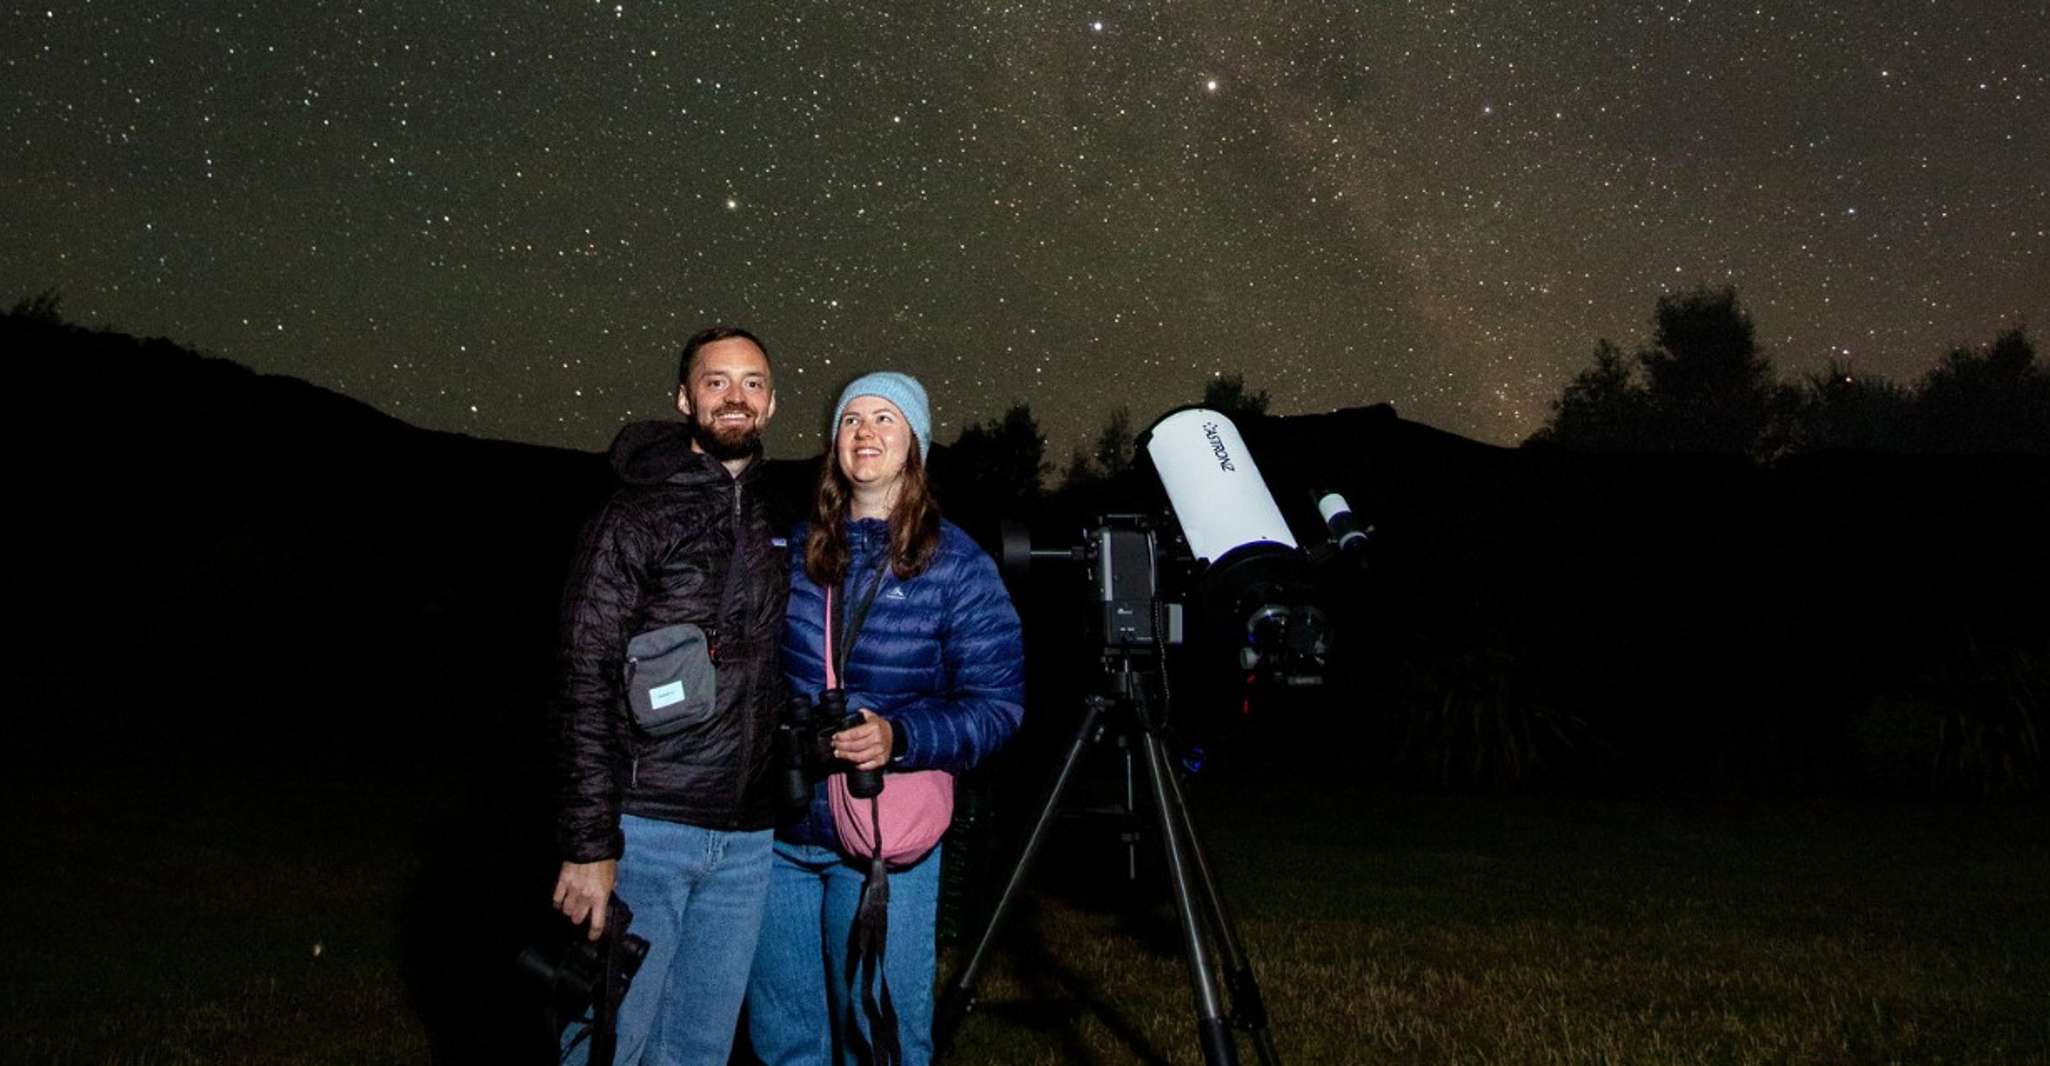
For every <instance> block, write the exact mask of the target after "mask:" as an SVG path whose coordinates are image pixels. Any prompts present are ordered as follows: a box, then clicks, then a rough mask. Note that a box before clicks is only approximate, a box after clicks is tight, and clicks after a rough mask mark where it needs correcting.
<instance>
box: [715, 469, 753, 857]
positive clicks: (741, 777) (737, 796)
mask: <svg viewBox="0 0 2050 1066" xmlns="http://www.w3.org/2000/svg"><path fill="white" fill-rule="evenodd" d="M744 535H746V534H745V529H744V528H743V526H742V523H741V499H740V479H739V478H735V479H734V480H733V554H732V555H730V556H729V558H731V559H732V560H733V561H734V565H736V566H738V565H742V563H741V558H740V543H741V540H740V538H741V537H742V536H744ZM744 576H745V574H735V575H732V576H731V577H730V578H729V580H736V581H737V580H740V579H741V578H742V577H744ZM743 598H744V597H743ZM734 608H735V609H736V610H741V609H742V605H741V604H739V603H736V604H734ZM719 621H720V624H721V625H724V624H725V622H726V620H725V619H723V618H722V619H720V620H719ZM736 628H738V629H739V630H740V631H741V632H743V633H745V632H746V631H747V627H746V626H744V625H743V626H738V627H736ZM742 639H745V638H742ZM754 680H755V683H756V684H759V683H760V682H761V679H760V678H755V679H754ZM754 688H755V686H754V685H749V686H748V693H747V695H748V701H749V702H750V703H752V702H754V701H755V700H756V699H758V698H759V694H758V693H756V692H755V691H754ZM749 710H750V708H745V707H743V708H742V712H743V713H746V712H748V711H749ZM749 718H752V715H749ZM753 724H754V723H753V722H752V721H750V720H748V719H743V721H742V725H741V730H740V766H739V770H740V772H739V773H737V774H735V775H733V777H734V790H733V821H732V824H733V825H734V826H738V825H739V824H740V822H741V818H740V816H741V814H742V807H743V805H744V804H746V802H747V775H748V765H749V763H751V762H752V761H753V760H754V743H753V739H754V731H753V728H752V727H753Z"/></svg>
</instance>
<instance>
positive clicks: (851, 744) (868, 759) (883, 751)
mask: <svg viewBox="0 0 2050 1066" xmlns="http://www.w3.org/2000/svg"><path fill="white" fill-rule="evenodd" d="M895 739H896V738H895V737H893V736H892V735H891V734H890V720H889V719H887V718H883V717H880V716H879V715H877V714H876V713H875V712H874V711H871V710H869V709H868V708H866V707H863V708H861V724H860V725H858V726H855V727H854V728H852V729H843V730H841V731H839V732H838V733H835V734H833V757H834V758H836V759H839V760H841V761H843V762H851V763H853V764H854V768H855V769H857V770H880V769H882V766H883V764H884V763H886V762H889V761H890V744H891V742H892V741H894V740H895Z"/></svg>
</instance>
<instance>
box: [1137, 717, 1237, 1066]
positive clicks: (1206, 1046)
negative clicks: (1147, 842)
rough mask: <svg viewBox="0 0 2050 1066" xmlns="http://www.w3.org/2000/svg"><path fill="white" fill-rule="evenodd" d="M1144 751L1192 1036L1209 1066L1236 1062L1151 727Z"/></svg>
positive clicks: (1162, 757)
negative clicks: (1183, 964) (1192, 1015)
mask: <svg viewBox="0 0 2050 1066" xmlns="http://www.w3.org/2000/svg"><path fill="white" fill-rule="evenodd" d="M1140 744H1141V745H1142V746H1143V747H1144V748H1145V752H1146V774H1147V777H1148V778H1149V779H1150V780H1149V784H1150V785H1151V786H1152V789H1153V808H1154V810H1155V811H1156V812H1157V813H1158V814H1159V815H1160V843H1161V848H1162V850H1163V851H1164V852H1165V853H1166V858H1167V872H1168V877H1169V880H1170V881H1171V883H1172V884H1173V886H1174V902H1175V911H1176V913H1177V915H1178V916H1179V917H1180V919H1181V927H1182V956H1183V957H1184V958H1185V959H1186V960H1187V961H1188V964H1189V984H1190V986H1191V988H1192V990H1193V991H1194V992H1195V996H1196V1040H1197V1043H1199V1044H1201V1045H1202V1048H1203V1059H1204V1061H1205V1062H1208V1063H1209V1064H1210V1066H1238V1048H1237V1047H1236V1046H1235V1045H1234V1044H1233V1042H1232V1036H1231V1028H1230V1026H1229V1025H1228V1024H1227V1023H1226V1021H1225V1019H1224V1016H1223V1012H1222V1010H1221V1009H1220V1007H1219V1002H1218V995H1217V980H1216V977H1215V976H1214V975H1213V974H1212V973H1211V969H1210V955H1209V948H1208V946H1207V945H1206V944H1205V943H1204V937H1203V925H1202V921H1203V920H1202V918H1200V917H1198V915H1197V913H1196V901H1195V889H1194V886H1193V885H1192V884H1191V874H1190V871H1189V866H1188V862H1187V861H1186V856H1185V854H1184V851H1183V848H1182V834H1181V832H1180V830H1179V829H1178V828H1177V821H1184V822H1185V821H1186V819H1179V820H1178V819H1177V818H1176V817H1175V814H1174V809H1173V806H1172V802H1173V801H1172V796H1171V794H1170V793H1169V792H1168V788H1169V786H1170V783H1171V782H1172V780H1173V777H1174V770H1173V768H1172V767H1170V766H1169V765H1168V762H1167V747H1166V745H1164V744H1162V743H1161V741H1160V738H1159V737H1158V736H1156V735H1155V734H1154V733H1153V731H1152V730H1151V729H1144V730H1141V732H1140Z"/></svg>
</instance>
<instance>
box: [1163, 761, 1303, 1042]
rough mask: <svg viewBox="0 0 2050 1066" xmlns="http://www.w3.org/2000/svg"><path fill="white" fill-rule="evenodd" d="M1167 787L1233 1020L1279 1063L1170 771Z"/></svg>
mask: <svg viewBox="0 0 2050 1066" xmlns="http://www.w3.org/2000/svg"><path fill="white" fill-rule="evenodd" d="M1167 790H1168V798H1169V799H1170V800H1171V801H1172V802H1173V804H1174V813H1175V818H1176V820H1177V821H1178V822H1179V823H1180V825H1181V827H1182V833H1183V834H1184V835H1185V837H1186V838H1187V840H1188V842H1189V857H1190V858H1191V859H1192V860H1193V861H1194V866H1195V871H1196V881H1197V885H1198V887H1200V888H1201V889H1202V891H1203V900H1204V903H1205V905H1206V906H1207V907H1208V909H1209V912H1210V929H1211V932H1212V933H1214V934H1215V935H1216V936H1217V947H1218V954H1220V955H1221V956H1223V961H1224V968H1225V978H1224V980H1225V987H1226V988H1228V989H1230V990H1231V1008H1232V1021H1233V1023H1234V1024H1235V1025H1237V1026H1238V1027H1239V1028H1241V1029H1245V1030H1248V1031H1250V1032H1251V1033H1252V1034H1253V1047H1254V1050H1255V1051H1257V1052H1258V1053H1259V1056H1260V1061H1261V1062H1262V1063H1263V1064H1265V1066H1280V1063H1281V1056H1280V1055H1279V1053H1277V1052H1276V1051H1275V1049H1274V1033H1273V1031H1272V1030H1271V1029H1270V1028H1269V1027H1268V1024H1267V1004H1266V1003H1265V1001H1263V1000H1262V999H1261V996H1260V983H1259V981H1257V980H1255V979H1254V977H1253V963H1252V960H1251V959H1249V958H1248V957H1247V956H1246V953H1245V950H1244V948H1243V947H1242V946H1241V945H1240V943H1239V938H1238V932H1237V929H1236V928H1235V927H1234V925H1233V923H1232V920H1231V911H1230V909H1229V908H1227V907H1226V906H1225V905H1224V895H1223V894H1222V893H1220V892H1218V891H1217V879H1216V878H1215V877H1214V876H1213V875H1212V874H1211V872H1210V861H1209V859H1207V858H1206V857H1205V856H1204V854H1203V842H1202V840H1201V839H1199V838H1198V837H1197V835H1196V823H1195V820H1194V819H1192V818H1191V817H1189V805H1188V801H1187V799H1186V798H1185V797H1184V796H1183V795H1182V783H1181V780H1180V779H1179V778H1177V777H1175V776H1174V775H1172V774H1169V775H1168V778H1167Z"/></svg>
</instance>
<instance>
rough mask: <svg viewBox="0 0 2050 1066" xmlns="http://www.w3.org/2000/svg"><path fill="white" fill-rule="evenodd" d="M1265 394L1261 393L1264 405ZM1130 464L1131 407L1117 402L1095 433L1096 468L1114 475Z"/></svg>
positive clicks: (1108, 475) (1106, 474) (1104, 474)
mask: <svg viewBox="0 0 2050 1066" xmlns="http://www.w3.org/2000/svg"><path fill="white" fill-rule="evenodd" d="M1265 402H1266V394H1264V393H1262V394H1261V403H1262V406H1265ZM1131 465H1132V409H1131V408H1130V407H1126V406H1125V405H1123V404H1119V405H1118V408H1117V410H1115V411H1112V412H1111V413H1110V421H1108V422H1106V423H1104V425H1103V431H1102V432H1100V433H1098V434H1097V435H1096V469H1097V470H1098V471H1100V472H1101V473H1102V474H1103V476H1104V477H1107V478H1110V477H1116V476H1118V475H1119V474H1122V473H1124V472H1125V468H1126V467H1129V466H1131Z"/></svg>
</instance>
